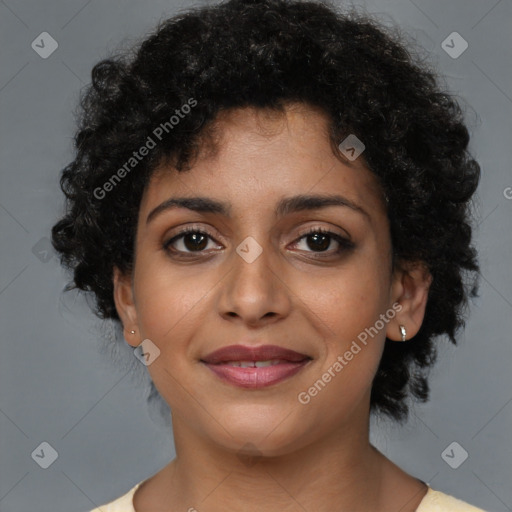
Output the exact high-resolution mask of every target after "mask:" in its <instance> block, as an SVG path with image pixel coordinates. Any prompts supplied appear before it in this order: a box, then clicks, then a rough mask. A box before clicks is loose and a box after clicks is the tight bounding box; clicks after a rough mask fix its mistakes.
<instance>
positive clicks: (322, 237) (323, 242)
mask: <svg viewBox="0 0 512 512" xmlns="http://www.w3.org/2000/svg"><path fill="white" fill-rule="evenodd" d="M301 240H303V241H304V242H305V244H306V246H307V247H308V248H309V249H311V250H312V251H313V252H326V251H327V249H328V248H329V247H330V245H331V243H332V241H333V240H334V241H336V242H337V243H338V245H339V248H338V249H337V250H334V251H330V252H335V253H336V252H341V251H342V250H343V249H346V248H349V247H351V246H352V243H351V242H350V241H349V240H348V239H346V238H343V237H342V236H340V235H338V234H337V233H333V232H332V231H324V230H322V229H316V230H314V231H310V232H308V233H305V234H304V235H302V236H301V237H300V238H299V241H301ZM295 245H296V246H298V245H299V243H298V242H297V243H296V244H295Z"/></svg>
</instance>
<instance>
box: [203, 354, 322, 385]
mask: <svg viewBox="0 0 512 512" xmlns="http://www.w3.org/2000/svg"><path fill="white" fill-rule="evenodd" d="M311 360H312V358H311V357H310V356H308V355H306V354H301V353H299V352H295V351H294V350H290V349H286V348H283V347H278V346H277V345H262V346H259V347H249V346H245V345H230V346H228V347H223V348H221V349H219V350H216V351H215V352H212V353H211V354H209V355H208V356H206V357H204V358H203V359H201V360H200V361H201V363H203V364H205V365H206V366H207V367H208V368H209V369H210V370H211V371H212V372H213V373H214V374H215V375H216V376H217V377H219V378H220V379H222V380H224V381H225V382H228V383H230V384H232V385H235V386H239V387H244V388H262V387H266V386H271V385H272V384H276V383H278V382H281V381H283V380H285V379H288V378H290V377H292V376H294V375H296V374H297V373H298V372H300V371H301V370H302V369H303V368H304V367H305V366H306V365H307V364H308V363H309V362H310V361H311Z"/></svg>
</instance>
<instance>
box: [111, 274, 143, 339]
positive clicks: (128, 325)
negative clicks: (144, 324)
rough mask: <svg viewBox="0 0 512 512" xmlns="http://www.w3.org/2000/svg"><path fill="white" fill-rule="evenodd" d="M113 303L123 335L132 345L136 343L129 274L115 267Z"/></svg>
mask: <svg viewBox="0 0 512 512" xmlns="http://www.w3.org/2000/svg"><path fill="white" fill-rule="evenodd" d="M113 284H114V303H115V305H116V310H117V314H118V315H119V318H120V319H121V322H122V324H123V331H124V337H125V339H126V341H127V342H128V343H129V344H130V345H133V346H137V345H138V337H137V339H135V338H136V336H135V335H136V334H137V311H136V308H135V301H134V296H133V286H132V278H131V275H126V274H123V273H122V272H121V271H120V270H119V269H118V268H117V267H114V272H113Z"/></svg>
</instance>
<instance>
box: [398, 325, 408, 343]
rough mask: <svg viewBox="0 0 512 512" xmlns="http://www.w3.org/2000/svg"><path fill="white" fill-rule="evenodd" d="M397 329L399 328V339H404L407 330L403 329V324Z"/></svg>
mask: <svg viewBox="0 0 512 512" xmlns="http://www.w3.org/2000/svg"><path fill="white" fill-rule="evenodd" d="M399 329H400V335H401V336H402V339H401V340H400V341H406V339H407V331H406V330H405V327H404V326H403V325H400V326H399Z"/></svg>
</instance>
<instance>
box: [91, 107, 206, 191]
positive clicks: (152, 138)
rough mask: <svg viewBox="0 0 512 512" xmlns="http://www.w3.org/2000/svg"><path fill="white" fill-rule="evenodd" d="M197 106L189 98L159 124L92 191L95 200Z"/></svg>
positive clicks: (117, 182) (110, 188) (116, 183)
mask: <svg viewBox="0 0 512 512" xmlns="http://www.w3.org/2000/svg"><path fill="white" fill-rule="evenodd" d="M196 105H197V100H195V99H194V98H189V99H188V100H187V103H184V104H183V105H182V106H181V108H179V109H176V110H175V111H174V113H175V115H172V116H171V117H170V118H169V120H168V121H165V122H163V123H160V124H159V125H158V126H157V127H156V128H155V129H154V130H153V131H152V132H151V135H149V136H148V138H147V139H146V141H145V142H144V144H142V146H141V147H140V148H139V149H138V150H137V151H134V152H133V153H132V156H131V157H130V158H128V160H127V161H126V162H125V163H124V164H123V165H122V166H121V167H120V168H119V169H118V170H117V171H116V172H115V173H114V174H112V176H111V177H110V178H109V179H108V180H107V181H105V183H104V184H103V185H102V186H101V187H96V188H95V189H94V191H93V195H94V197H95V198H96V199H98V200H101V199H104V198H105V197H106V196H107V194H108V193H109V192H112V190H114V188H115V187H116V185H118V184H119V183H120V182H121V180H122V179H123V178H125V177H126V175H127V174H129V173H130V171H131V170H132V169H134V168H135V167H136V166H137V165H138V164H139V162H141V161H142V160H143V159H144V158H145V157H146V156H147V155H149V152H150V150H152V149H154V148H155V147H156V145H157V144H158V142H160V141H161V140H162V139H163V138H164V137H165V135H166V134H168V133H170V132H171V130H173V129H174V127H175V126H177V125H178V124H179V123H180V121H181V120H182V119H184V118H185V117H186V115H187V114H190V112H191V111H192V108H194V107H195V106H196Z"/></svg>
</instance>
